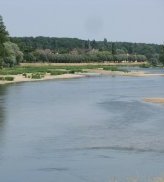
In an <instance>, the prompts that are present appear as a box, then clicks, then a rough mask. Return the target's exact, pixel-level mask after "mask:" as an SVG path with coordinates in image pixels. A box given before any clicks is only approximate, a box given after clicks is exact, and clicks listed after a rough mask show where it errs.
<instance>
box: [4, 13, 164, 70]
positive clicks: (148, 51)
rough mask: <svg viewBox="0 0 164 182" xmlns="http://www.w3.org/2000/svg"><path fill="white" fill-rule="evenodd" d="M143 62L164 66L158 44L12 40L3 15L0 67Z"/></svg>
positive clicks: (34, 39) (20, 38) (30, 38)
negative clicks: (23, 63) (44, 63)
mask: <svg viewBox="0 0 164 182" xmlns="http://www.w3.org/2000/svg"><path fill="white" fill-rule="evenodd" d="M107 61H110V62H126V61H127V62H136V61H137V62H143V61H148V62H149V63H150V64H152V65H157V64H159V62H161V63H163V64H164V47H163V46H162V45H157V44H145V43H129V42H111V41H108V40H107V39H106V38H104V40H103V41H96V40H81V39H77V38H55V37H41V36H40V37H10V36H9V33H8V32H7V30H6V27H5V25H4V22H3V18H2V16H0V67H3V66H10V67H11V66H13V65H16V64H19V63H20V62H52V63H81V62H107Z"/></svg>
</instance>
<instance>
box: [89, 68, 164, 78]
mask: <svg viewBox="0 0 164 182" xmlns="http://www.w3.org/2000/svg"><path fill="white" fill-rule="evenodd" d="M86 71H88V72H93V73H97V74H101V75H111V76H132V77H146V76H164V74H150V73H145V72H142V71H136V72H134V71H131V72H123V71H107V70H103V69H92V70H86Z"/></svg>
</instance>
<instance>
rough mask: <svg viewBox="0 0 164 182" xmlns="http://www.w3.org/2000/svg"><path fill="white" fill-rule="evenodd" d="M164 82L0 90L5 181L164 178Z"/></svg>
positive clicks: (119, 80)
mask: <svg viewBox="0 0 164 182" xmlns="http://www.w3.org/2000/svg"><path fill="white" fill-rule="evenodd" d="M145 97H164V77H159V76H154V77H119V76H118V77H110V76H99V77H90V78H82V79H71V80H58V81H56V80H55V81H42V82H31V83H19V84H11V85H5V86H0V181H1V182H110V181H120V182H124V181H128V179H130V178H132V179H133V180H134V179H136V178H137V179H139V181H145V182H146V181H150V179H153V178H154V177H155V176H163V175H164V105H158V104H151V103H145V102H144V101H143V98H145Z"/></svg>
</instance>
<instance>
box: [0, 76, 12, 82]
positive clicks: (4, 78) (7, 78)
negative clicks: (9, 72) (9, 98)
mask: <svg viewBox="0 0 164 182" xmlns="http://www.w3.org/2000/svg"><path fill="white" fill-rule="evenodd" d="M0 80H1V81H14V77H11V76H5V77H0Z"/></svg>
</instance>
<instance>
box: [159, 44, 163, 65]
mask: <svg viewBox="0 0 164 182" xmlns="http://www.w3.org/2000/svg"><path fill="white" fill-rule="evenodd" d="M159 61H160V63H162V64H163V65H164V45H162V47H161V52H160V55H159Z"/></svg>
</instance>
